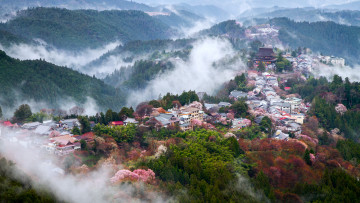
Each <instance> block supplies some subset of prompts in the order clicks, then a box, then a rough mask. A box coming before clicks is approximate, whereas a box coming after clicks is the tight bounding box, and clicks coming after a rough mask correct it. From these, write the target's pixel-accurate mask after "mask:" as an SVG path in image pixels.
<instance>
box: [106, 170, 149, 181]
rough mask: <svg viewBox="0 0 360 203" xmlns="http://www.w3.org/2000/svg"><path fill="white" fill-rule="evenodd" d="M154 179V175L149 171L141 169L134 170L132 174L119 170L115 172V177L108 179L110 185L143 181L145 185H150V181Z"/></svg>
mask: <svg viewBox="0 0 360 203" xmlns="http://www.w3.org/2000/svg"><path fill="white" fill-rule="evenodd" d="M154 179H155V173H154V172H153V171H152V170H151V169H148V170H143V169H136V170H134V171H133V172H131V171H129V170H125V169H122V170H119V171H118V172H116V174H115V176H114V177H112V178H111V179H110V181H111V182H112V183H117V182H121V181H126V180H127V181H139V180H140V181H143V182H146V183H150V182H151V181H152V180H154Z"/></svg>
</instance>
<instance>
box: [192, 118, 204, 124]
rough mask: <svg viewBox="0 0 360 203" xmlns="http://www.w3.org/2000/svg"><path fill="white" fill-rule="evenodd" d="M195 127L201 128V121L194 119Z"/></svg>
mask: <svg viewBox="0 0 360 203" xmlns="http://www.w3.org/2000/svg"><path fill="white" fill-rule="evenodd" d="M191 122H192V124H193V125H197V126H201V125H202V122H201V121H200V120H197V119H194V120H192V121H191Z"/></svg>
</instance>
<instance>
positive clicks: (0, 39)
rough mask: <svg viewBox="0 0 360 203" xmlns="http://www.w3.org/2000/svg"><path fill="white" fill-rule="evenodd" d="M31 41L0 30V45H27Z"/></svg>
mask: <svg viewBox="0 0 360 203" xmlns="http://www.w3.org/2000/svg"><path fill="white" fill-rule="evenodd" d="M29 42H31V40H27V39H25V38H22V37H20V36H17V35H14V34H12V33H10V32H8V31H5V30H0V45H3V46H10V45H11V44H13V43H16V44H18V43H29Z"/></svg>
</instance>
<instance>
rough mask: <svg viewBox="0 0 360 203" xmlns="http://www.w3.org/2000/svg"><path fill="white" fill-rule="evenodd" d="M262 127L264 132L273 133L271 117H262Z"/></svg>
mask: <svg viewBox="0 0 360 203" xmlns="http://www.w3.org/2000/svg"><path fill="white" fill-rule="evenodd" d="M260 129H261V131H263V132H266V133H270V134H271V133H272V122H271V119H270V118H269V117H267V116H265V117H264V118H263V119H261V121H260Z"/></svg>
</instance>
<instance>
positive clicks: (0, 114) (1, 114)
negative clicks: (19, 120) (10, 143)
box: [0, 106, 3, 119]
mask: <svg viewBox="0 0 360 203" xmlns="http://www.w3.org/2000/svg"><path fill="white" fill-rule="evenodd" d="M2 117H3V112H2V109H1V106H0V119H1V118H2Z"/></svg>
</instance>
